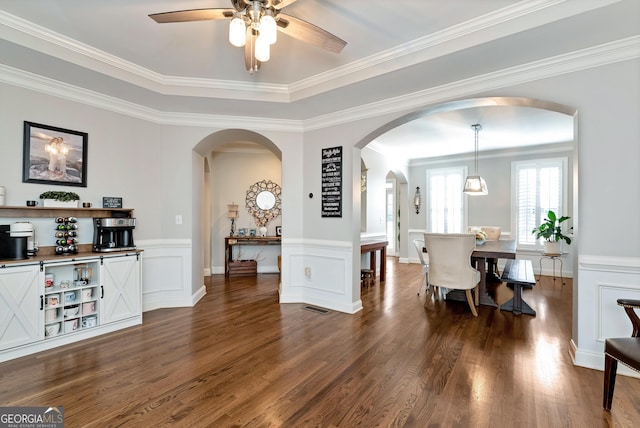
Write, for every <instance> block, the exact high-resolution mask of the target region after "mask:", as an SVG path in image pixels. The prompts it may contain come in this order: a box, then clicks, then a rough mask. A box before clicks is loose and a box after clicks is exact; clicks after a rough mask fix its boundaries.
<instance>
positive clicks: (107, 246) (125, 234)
mask: <svg viewBox="0 0 640 428" xmlns="http://www.w3.org/2000/svg"><path fill="white" fill-rule="evenodd" d="M135 227H136V219H135V218H110V217H109V218H94V219H93V251H95V252H98V253H106V252H111V251H127V250H135V249H136V246H135V245H134V243H133V229H135Z"/></svg>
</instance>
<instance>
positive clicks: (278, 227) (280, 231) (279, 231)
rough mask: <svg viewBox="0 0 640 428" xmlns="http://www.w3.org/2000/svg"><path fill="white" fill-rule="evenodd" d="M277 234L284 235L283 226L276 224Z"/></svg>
mask: <svg viewBox="0 0 640 428" xmlns="http://www.w3.org/2000/svg"><path fill="white" fill-rule="evenodd" d="M276 236H282V226H276Z"/></svg>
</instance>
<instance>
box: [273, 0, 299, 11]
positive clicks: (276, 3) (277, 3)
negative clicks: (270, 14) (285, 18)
mask: <svg viewBox="0 0 640 428" xmlns="http://www.w3.org/2000/svg"><path fill="white" fill-rule="evenodd" d="M295 2H296V0H272V1H271V5H272V6H273V8H274V9H276V10H280V9H282V8H283V7H287V6H289V5H290V4H291V3H295Z"/></svg>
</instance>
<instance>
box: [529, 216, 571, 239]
mask: <svg viewBox="0 0 640 428" xmlns="http://www.w3.org/2000/svg"><path fill="white" fill-rule="evenodd" d="M570 218H571V217H568V216H562V217H559V218H558V216H557V215H556V213H554V212H553V211H549V212H548V213H547V218H546V219H544V221H543V223H542V224H541V225H540V226H538V227H535V228H534V229H533V230H532V231H531V233H532V234H534V235H536V238H537V239H540V238H544V239H545V240H546V241H549V242H558V241H564V242H566V243H567V245H569V244H571V238H569V237H568V236H566V235H564V234H563V233H562V223H564V222H565V221H567V220H569V219H570ZM568 230H573V227H570V228H569V229H568Z"/></svg>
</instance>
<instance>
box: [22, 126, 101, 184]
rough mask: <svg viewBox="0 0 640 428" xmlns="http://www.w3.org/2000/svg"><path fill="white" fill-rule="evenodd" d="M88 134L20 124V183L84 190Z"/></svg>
mask: <svg viewBox="0 0 640 428" xmlns="http://www.w3.org/2000/svg"><path fill="white" fill-rule="evenodd" d="M88 140H89V134H87V133H86V132H80V131H72V130H70V129H63V128H58V127H55V126H49V125H43V124H41V123H34V122H27V121H25V122H24V138H23V143H24V149H23V165H22V182H23V183H39V184H50V185H51V184H53V185H59V186H78V187H87V145H88Z"/></svg>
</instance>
